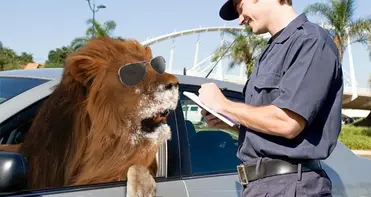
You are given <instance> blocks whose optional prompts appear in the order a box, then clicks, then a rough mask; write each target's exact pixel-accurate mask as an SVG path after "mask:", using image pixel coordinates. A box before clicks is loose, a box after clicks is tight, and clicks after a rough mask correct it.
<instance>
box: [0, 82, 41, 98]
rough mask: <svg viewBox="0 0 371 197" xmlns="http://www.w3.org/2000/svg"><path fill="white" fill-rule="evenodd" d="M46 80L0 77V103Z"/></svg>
mask: <svg viewBox="0 0 371 197" xmlns="http://www.w3.org/2000/svg"><path fill="white" fill-rule="evenodd" d="M47 81H48V80H44V79H33V78H22V77H0V104H2V103H4V102H5V101H7V100H9V99H11V98H13V97H15V96H17V95H19V94H21V93H23V92H25V91H27V90H29V89H31V88H34V87H36V86H38V85H41V84H43V83H45V82H47Z"/></svg>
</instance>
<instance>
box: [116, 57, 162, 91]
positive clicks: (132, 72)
mask: <svg viewBox="0 0 371 197" xmlns="http://www.w3.org/2000/svg"><path fill="white" fill-rule="evenodd" d="M147 62H149V64H150V65H151V67H152V68H153V70H155V71H156V73H158V74H163V73H164V72H165V69H166V61H165V58H164V57H162V56H157V57H155V58H153V59H151V60H145V61H140V62H135V63H129V64H125V65H123V66H121V68H120V69H119V71H118V75H119V79H120V81H121V83H123V84H124V85H127V86H135V85H137V84H138V83H139V82H141V81H142V80H143V79H144V76H145V75H146V65H145V63H147Z"/></svg>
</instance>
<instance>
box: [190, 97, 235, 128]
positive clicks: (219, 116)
mask: <svg viewBox="0 0 371 197" xmlns="http://www.w3.org/2000/svg"><path fill="white" fill-rule="evenodd" d="M183 95H184V96H186V97H188V98H190V99H191V100H192V101H193V102H195V103H196V104H197V105H198V106H200V107H201V108H202V109H205V110H206V111H208V112H210V113H211V114H213V115H214V116H215V117H217V118H219V119H220V120H222V121H223V122H225V123H226V124H228V125H229V126H230V127H233V126H235V125H238V123H237V122H235V121H233V120H232V119H230V118H229V117H227V116H225V115H223V114H220V113H217V112H215V111H214V110H211V109H210V108H208V107H207V106H205V105H204V104H203V103H202V102H201V101H200V98H199V97H198V96H197V95H196V94H194V93H192V92H187V91H184V92H183Z"/></svg>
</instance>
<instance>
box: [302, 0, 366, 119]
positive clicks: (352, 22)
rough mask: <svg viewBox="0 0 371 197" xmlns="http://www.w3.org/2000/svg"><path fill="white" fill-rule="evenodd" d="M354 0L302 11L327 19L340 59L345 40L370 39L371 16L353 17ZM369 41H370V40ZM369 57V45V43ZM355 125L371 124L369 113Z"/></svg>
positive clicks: (331, 1)
mask: <svg viewBox="0 0 371 197" xmlns="http://www.w3.org/2000/svg"><path fill="white" fill-rule="evenodd" d="M355 4H356V1H355V0H328V3H327V4H326V3H314V4H311V5H309V6H308V7H306V8H305V9H304V13H312V14H319V15H321V16H322V17H323V18H324V19H326V20H327V23H328V26H329V27H330V28H327V29H328V31H329V33H330V34H331V35H332V37H333V40H334V42H335V44H336V46H337V48H338V50H339V54H340V60H341V61H342V60H343V56H344V51H345V49H346V47H347V46H348V44H347V40H348V39H350V40H352V42H351V44H352V43H362V44H364V45H366V44H367V41H368V40H369V41H371V34H370V31H371V18H370V17H368V18H357V19H354V13H355ZM370 43H371V42H370ZM368 49H369V50H370V53H369V54H370V55H369V56H370V59H371V46H370V45H369V47H368ZM354 125H355V126H371V113H370V114H369V115H368V116H367V117H366V118H365V119H363V120H361V121H359V122H357V123H355V124H354Z"/></svg>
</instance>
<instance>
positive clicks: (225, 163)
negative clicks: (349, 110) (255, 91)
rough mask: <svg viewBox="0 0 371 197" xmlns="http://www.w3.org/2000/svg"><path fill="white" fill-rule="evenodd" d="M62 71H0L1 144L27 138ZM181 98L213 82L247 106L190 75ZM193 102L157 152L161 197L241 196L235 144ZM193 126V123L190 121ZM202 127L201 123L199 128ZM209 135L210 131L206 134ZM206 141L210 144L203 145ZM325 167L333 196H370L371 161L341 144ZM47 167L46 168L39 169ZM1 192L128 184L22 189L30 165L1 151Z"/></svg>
mask: <svg viewBox="0 0 371 197" xmlns="http://www.w3.org/2000/svg"><path fill="white" fill-rule="evenodd" d="M62 71H63V70H62V69H60V68H56V69H31V70H11V71H4V72H0V143H1V144H15V143H20V142H22V140H23V137H24V135H25V134H26V133H27V130H28V128H29V126H30V124H31V122H32V118H33V117H34V116H35V114H36V113H37V110H38V108H39V107H40V105H42V103H43V101H44V100H45V99H46V98H48V96H49V95H50V94H51V93H52V90H53V89H52V87H53V86H55V85H56V84H58V83H59V80H60V77H61V74H62ZM177 77H178V79H179V81H180V93H182V92H183V91H188V92H193V93H196V94H197V91H198V89H199V88H200V85H201V84H202V83H205V82H215V83H217V84H218V86H219V87H220V88H221V89H222V91H223V93H224V95H225V96H226V97H227V98H229V99H233V100H237V101H241V102H243V100H244V98H243V96H242V94H241V90H242V88H243V87H242V86H241V85H237V84H233V83H228V82H222V81H216V80H213V79H204V78H199V77H192V76H183V75H177ZM187 106H194V105H193V103H192V102H191V100H189V99H188V98H187V97H185V96H183V95H182V94H180V102H179V105H178V107H177V109H176V110H175V112H172V113H171V114H170V116H169V120H168V124H169V125H170V127H171V129H172V137H171V139H172V140H169V141H168V142H167V143H165V144H164V145H163V146H162V148H161V149H160V151H159V153H158V164H159V171H158V173H157V178H156V181H157V187H158V191H157V196H162V197H174V196H176V197H201V196H202V197H205V196H213V197H238V196H239V195H240V191H241V189H242V187H241V185H240V183H239V181H238V180H239V178H238V175H237V171H236V166H237V165H238V164H239V160H238V159H237V157H236V151H237V139H236V136H235V135H233V133H229V132H226V131H225V130H217V129H208V128H207V127H206V128H205V124H202V119H201V118H200V117H197V113H193V110H198V109H196V108H194V109H193V108H192V110H191V111H192V112H191V113H190V114H188V115H189V118H187V117H188V115H187V112H189V111H187V110H185V111H183V110H182V109H187ZM191 120H192V121H195V122H194V123H192V121H191ZM200 122H201V123H200ZM205 130H207V132H203V131H205ZM205 142H207V143H205ZM321 164H322V165H323V168H324V169H325V171H326V173H327V174H328V175H329V177H330V178H331V180H332V184H333V196H335V197H336V196H337V197H345V196H349V197H361V196H363V197H365V196H371V160H370V159H367V158H361V157H358V156H357V155H355V154H354V153H353V152H352V151H351V150H349V149H348V148H347V147H346V146H344V144H342V143H341V142H338V144H337V146H336V148H335V150H334V152H333V153H332V155H331V156H330V157H329V158H327V159H326V160H324V161H322V162H321ZM40 168H43V166H40ZM0 169H2V170H0V192H3V193H2V194H4V195H5V194H7V195H9V196H53V197H55V196H91V197H93V196H97V197H98V196H105V197H113V196H118V197H123V196H125V193H126V182H125V181H118V182H112V183H102V184H94V185H84V186H76V187H66V188H56V189H45V190H32V191H28V190H24V189H23V188H22V187H23V186H24V181H26V180H27V178H26V176H25V170H27V163H26V162H25V160H24V159H22V157H20V155H19V154H16V153H7V152H0Z"/></svg>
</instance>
